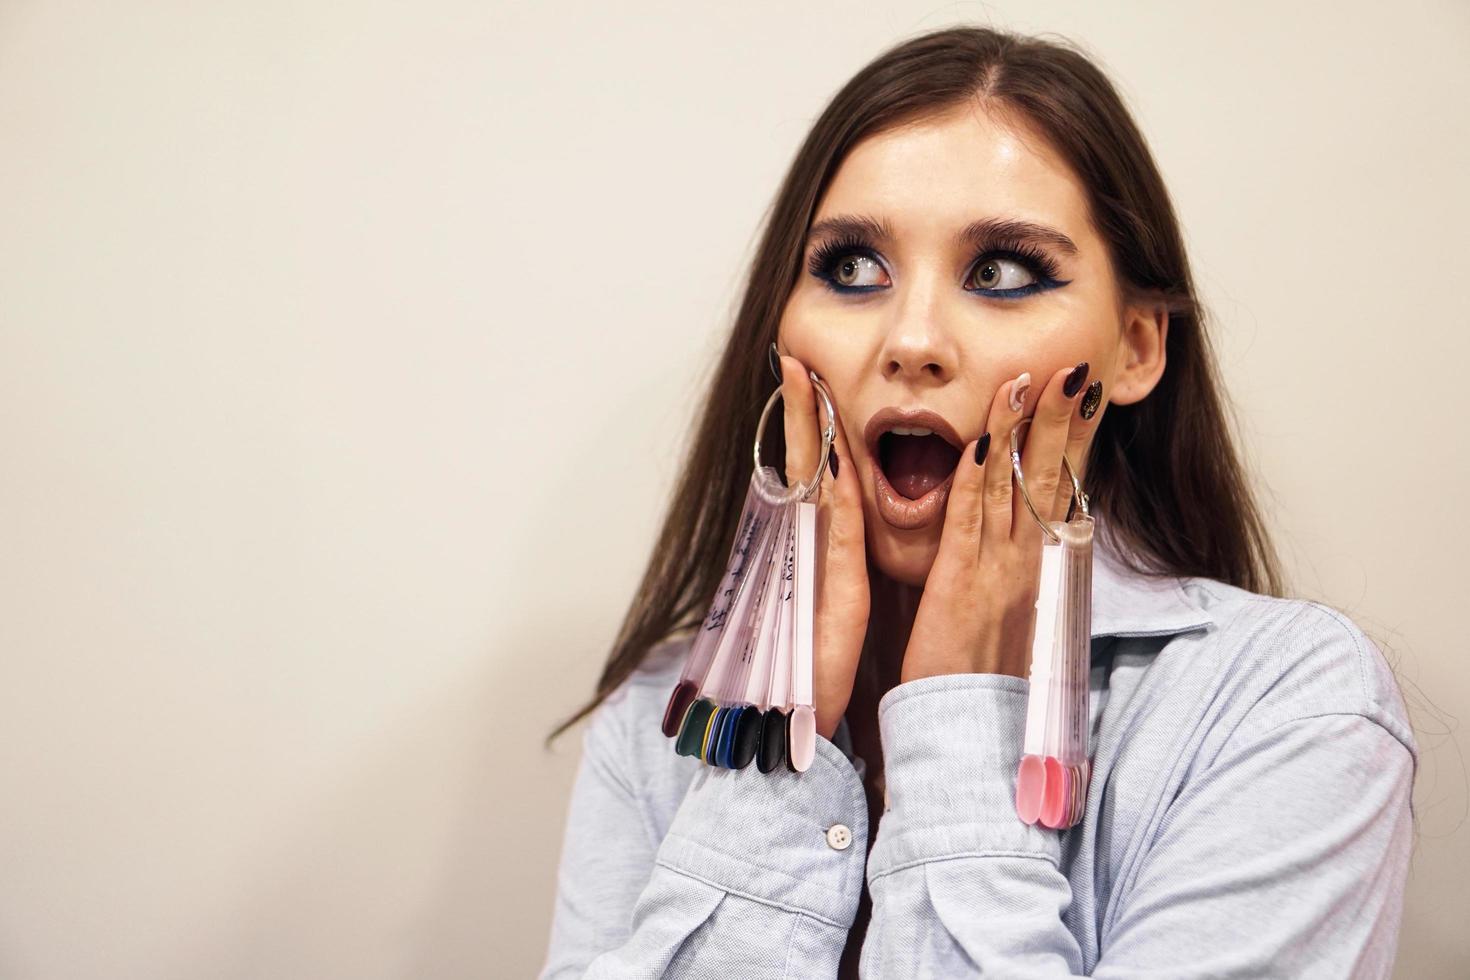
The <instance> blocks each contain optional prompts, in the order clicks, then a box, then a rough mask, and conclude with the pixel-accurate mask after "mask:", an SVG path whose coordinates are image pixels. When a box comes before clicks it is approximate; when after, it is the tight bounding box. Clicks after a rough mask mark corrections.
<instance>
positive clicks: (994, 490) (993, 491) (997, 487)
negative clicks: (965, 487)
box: [982, 480, 1011, 510]
mask: <svg viewBox="0 0 1470 980" xmlns="http://www.w3.org/2000/svg"><path fill="white" fill-rule="evenodd" d="M982 497H983V503H984V506H985V507H987V508H994V509H996V510H1001V509H1004V508H1008V507H1010V505H1011V484H1010V481H1009V480H1007V481H1005V482H1003V483H988V482H987V483H986V484H985V489H984V491H983V492H982Z"/></svg>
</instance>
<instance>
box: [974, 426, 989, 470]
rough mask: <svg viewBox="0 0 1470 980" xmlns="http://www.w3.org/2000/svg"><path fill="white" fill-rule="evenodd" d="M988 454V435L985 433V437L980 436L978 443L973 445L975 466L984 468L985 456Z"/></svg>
mask: <svg viewBox="0 0 1470 980" xmlns="http://www.w3.org/2000/svg"><path fill="white" fill-rule="evenodd" d="M988 452H990V433H989V432H987V433H985V435H983V436H981V437H980V441H979V442H977V443H975V465H976V466H984V465H985V454H986V453H988Z"/></svg>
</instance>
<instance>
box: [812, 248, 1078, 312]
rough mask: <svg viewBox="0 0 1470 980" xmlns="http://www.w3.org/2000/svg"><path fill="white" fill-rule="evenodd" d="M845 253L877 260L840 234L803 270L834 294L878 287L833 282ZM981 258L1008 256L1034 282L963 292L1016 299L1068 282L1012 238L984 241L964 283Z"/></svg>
mask: <svg viewBox="0 0 1470 980" xmlns="http://www.w3.org/2000/svg"><path fill="white" fill-rule="evenodd" d="M849 255H861V256H864V257H866V258H869V259H872V260H873V261H874V262H878V256H877V254H876V253H875V252H874V250H873V247H872V246H871V245H870V244H868V242H867V241H865V240H864V239H862V238H857V237H853V236H844V237H842V238H837V239H833V240H831V241H827V242H823V243H822V244H821V245H818V246H817V247H816V248H815V249H813V250H812V256H811V259H810V261H808V263H807V271H809V272H810V273H811V274H812V275H813V276H816V277H817V278H818V279H820V280H822V283H823V284H824V285H825V286H826V287H827V288H828V289H830V290H832V291H833V292H835V293H840V294H844V295H849V294H853V293H870V292H873V291H874V290H876V289H881V288H882V287H881V286H844V285H842V284H841V283H839V282H838V281H837V277H836V273H835V269H836V265H837V260H838V259H841V258H846V257H847V256H849ZM984 259H1010V260H1011V261H1013V262H1018V263H1020V264H1021V265H1022V266H1024V267H1025V268H1026V271H1027V272H1029V273H1031V275H1032V276H1034V277H1035V278H1036V282H1033V283H1031V284H1029V285H1026V286H1016V287H1013V288H1011V289H971V288H969V287H968V286H967V287H965V288H966V291H967V292H971V293H975V294H977V295H980V296H991V297H996V298H1000V299H1020V298H1022V297H1024V296H1031V295H1033V294H1035V293H1039V292H1041V291H1043V290H1047V289H1055V288H1056V287H1058V286H1065V285H1066V284H1067V283H1068V282H1070V281H1071V280H1070V279H1068V280H1062V279H1058V278H1056V276H1057V272H1058V269H1057V264H1056V262H1055V261H1054V260H1053V259H1052V258H1051V257H1050V256H1048V255H1047V254H1046V253H1044V252H1041V251H1039V250H1037V248H1036V247H1035V246H1033V245H1031V244H1029V243H1027V242H1023V241H1018V240H1015V239H995V240H993V241H991V242H989V243H987V245H986V247H985V249H984V250H982V251H981V252H980V254H979V255H977V256H976V257H975V261H973V262H971V263H970V266H969V269H968V271H967V272H966V273H965V281H966V282H969V281H970V277H971V276H973V275H974V274H975V269H976V268H977V267H978V266H979V265H980V262H981V261H982V260H984ZM879 264H880V265H881V264H882V263H879Z"/></svg>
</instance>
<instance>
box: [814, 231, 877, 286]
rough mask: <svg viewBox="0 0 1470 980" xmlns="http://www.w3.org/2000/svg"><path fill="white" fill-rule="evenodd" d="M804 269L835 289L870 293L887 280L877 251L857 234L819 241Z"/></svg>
mask: <svg viewBox="0 0 1470 980" xmlns="http://www.w3.org/2000/svg"><path fill="white" fill-rule="evenodd" d="M807 271H808V272H810V273H811V274H812V275H813V276H815V277H816V278H817V279H820V280H821V281H822V284H823V285H824V286H826V287H827V288H828V289H830V290H832V291H833V292H836V293H869V292H872V291H873V290H875V289H881V288H883V287H884V286H886V285H887V284H888V283H887V277H886V274H885V273H886V270H885V269H884V268H883V263H882V262H879V261H878V256H877V253H875V252H874V251H873V248H872V246H870V245H869V244H868V243H867V242H866V241H863V240H862V239H860V238H857V237H844V238H842V239H840V240H838V241H833V242H824V243H823V244H821V245H818V246H817V247H816V248H815V249H813V250H812V256H811V259H810V260H809V261H808V262H807Z"/></svg>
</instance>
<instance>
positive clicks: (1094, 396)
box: [1082, 378, 1102, 419]
mask: <svg viewBox="0 0 1470 980" xmlns="http://www.w3.org/2000/svg"><path fill="white" fill-rule="evenodd" d="M1100 404H1102V379H1101V378H1099V379H1098V380H1096V381H1094V382H1093V383H1092V384H1090V385H1088V386H1087V394H1085V395H1083V396H1082V417H1083V418H1084V419H1090V418H1092V416H1093V415H1095V414H1096V413H1097V406H1098V405H1100Z"/></svg>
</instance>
